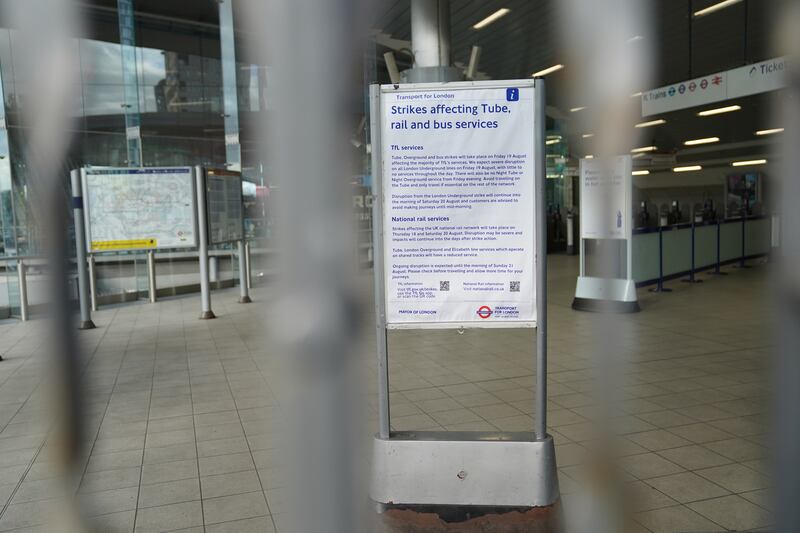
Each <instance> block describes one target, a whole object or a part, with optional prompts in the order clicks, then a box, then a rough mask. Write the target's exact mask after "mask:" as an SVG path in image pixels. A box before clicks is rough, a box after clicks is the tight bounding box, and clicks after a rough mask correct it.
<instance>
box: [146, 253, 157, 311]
mask: <svg viewBox="0 0 800 533" xmlns="http://www.w3.org/2000/svg"><path fill="white" fill-rule="evenodd" d="M147 289H148V290H147V292H148V296H149V297H150V303H151V304H154V303H156V253H155V251H153V250H148V251H147Z"/></svg>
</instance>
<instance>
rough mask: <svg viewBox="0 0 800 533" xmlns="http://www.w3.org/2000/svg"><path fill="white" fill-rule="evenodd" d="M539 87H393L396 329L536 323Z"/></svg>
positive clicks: (387, 267)
mask: <svg viewBox="0 0 800 533" xmlns="http://www.w3.org/2000/svg"><path fill="white" fill-rule="evenodd" d="M543 119H544V117H535V116H534V87H533V80H523V81H515V82H487V83H480V82H478V83H449V84H446V85H441V84H419V85H410V86H404V87H402V88H401V89H396V88H395V87H394V86H384V87H382V88H381V122H382V124H381V135H382V143H381V144H382V147H381V154H382V181H381V183H382V189H383V191H382V201H383V203H382V212H383V229H384V232H383V233H384V242H383V249H384V276H385V297H386V313H387V317H386V319H387V327H390V328H401V327H414V328H426V327H427V328H431V327H461V326H464V327H529V326H534V325H535V321H536V304H535V302H536V287H535V285H534V280H535V274H534V273H535V254H534V250H535V232H534V220H535V212H534V205H535V204H534V168H535V165H534V155H535V153H536V147H535V146H534V130H535V121H536V120H543Z"/></svg>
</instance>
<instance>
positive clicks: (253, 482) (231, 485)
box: [200, 470, 261, 498]
mask: <svg viewBox="0 0 800 533" xmlns="http://www.w3.org/2000/svg"><path fill="white" fill-rule="evenodd" d="M200 482H201V484H202V488H203V497H204V498H216V497H219V496H230V495H232V494H243V493H246V492H255V491H260V490H261V482H260V481H259V479H258V474H257V473H256V471H254V470H246V471H244V472H233V473H230V474H219V475H216V476H206V477H202V478H201V479H200Z"/></svg>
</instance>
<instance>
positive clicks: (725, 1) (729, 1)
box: [694, 0, 742, 17]
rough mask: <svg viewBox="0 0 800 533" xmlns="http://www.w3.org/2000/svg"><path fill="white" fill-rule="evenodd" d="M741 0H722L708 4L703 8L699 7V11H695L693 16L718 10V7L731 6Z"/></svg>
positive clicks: (700, 15)
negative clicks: (711, 4)
mask: <svg viewBox="0 0 800 533" xmlns="http://www.w3.org/2000/svg"><path fill="white" fill-rule="evenodd" d="M741 1H742V0H723V1H722V2H720V3H718V4H714V5H713V6H708V7H707V8H705V9H701V10H700V11H695V12H694V16H695V17H702V16H704V15H710V14H711V13H713V12H715V11H719V10H720V9H725V8H726V7H731V6H732V5H735V4H738V3H739V2H741Z"/></svg>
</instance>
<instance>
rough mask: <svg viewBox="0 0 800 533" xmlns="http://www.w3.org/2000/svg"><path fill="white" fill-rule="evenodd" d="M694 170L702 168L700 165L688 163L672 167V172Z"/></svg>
mask: <svg viewBox="0 0 800 533" xmlns="http://www.w3.org/2000/svg"><path fill="white" fill-rule="evenodd" d="M695 170H703V167H701V166H700V165H689V166H688V167H675V168H673V169H672V171H673V172H694V171H695Z"/></svg>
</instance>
